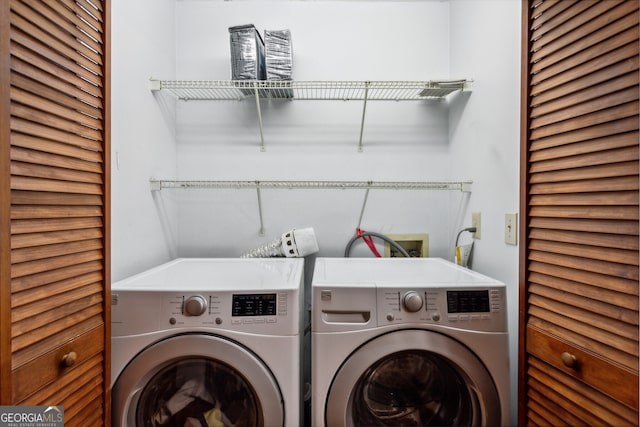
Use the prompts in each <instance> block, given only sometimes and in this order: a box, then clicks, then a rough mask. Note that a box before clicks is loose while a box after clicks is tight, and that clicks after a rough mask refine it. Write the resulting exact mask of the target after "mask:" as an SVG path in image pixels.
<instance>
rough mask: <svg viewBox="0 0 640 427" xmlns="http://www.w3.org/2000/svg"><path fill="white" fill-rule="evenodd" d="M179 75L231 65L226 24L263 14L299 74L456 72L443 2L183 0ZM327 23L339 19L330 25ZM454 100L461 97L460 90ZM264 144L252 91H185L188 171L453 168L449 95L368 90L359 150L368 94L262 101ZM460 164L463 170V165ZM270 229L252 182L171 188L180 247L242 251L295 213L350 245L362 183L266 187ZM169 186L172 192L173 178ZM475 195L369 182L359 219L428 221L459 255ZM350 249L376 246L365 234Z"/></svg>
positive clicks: (198, 252) (438, 175) (378, 176)
mask: <svg viewBox="0 0 640 427" xmlns="http://www.w3.org/2000/svg"><path fill="white" fill-rule="evenodd" d="M176 20H177V40H178V42H177V45H178V46H179V47H180V48H179V49H178V50H177V76H178V78H180V79H228V78H229V77H230V65H229V64H230V53H229V33H228V27H230V26H233V25H241V24H246V23H253V24H254V25H255V26H256V27H257V28H258V29H259V30H260V31H261V32H262V31H263V30H264V29H283V28H288V29H290V30H291V34H292V44H293V51H294V59H293V62H294V71H293V74H294V78H295V79H296V80H428V79H438V78H448V77H450V73H449V50H450V49H449V41H448V32H449V5H448V3H446V2H332V1H327V2H291V1H282V2H251V1H247V2H240V3H238V2H180V3H178V4H177V9H176ZM329 23H331V26H329ZM451 102H452V103H455V102H457V100H456V99H453V100H452V101H451ZM262 107H263V108H262V110H263V120H264V135H265V144H266V152H260V151H259V148H258V147H259V130H258V124H257V123H258V122H257V116H256V112H255V105H254V103H253V102H243V103H238V102H219V103H198V102H187V103H180V104H178V107H177V108H178V127H177V140H178V146H179V149H178V173H179V174H180V177H181V178H183V179H220V180H225V179H232V180H245V179H248V180H255V179H258V180H277V179H282V180H306V179H309V180H364V181H367V180H388V181H395V180H397V181H411V180H451V179H459V178H460V177H458V176H453V175H452V173H451V168H450V166H451V158H450V156H449V154H448V151H449V144H448V107H449V105H448V103H447V102H432V103H422V102H405V103H396V102H370V103H369V104H368V106H367V116H366V120H365V130H364V151H363V152H362V153H359V152H358V151H357V143H358V136H359V130H360V119H361V116H362V103H361V102H340V101H338V102H334V101H293V102H291V101H282V102H276V101H264V102H263V103H262ZM467 177H468V176H464V177H463V178H467ZM261 196H262V202H263V218H264V225H265V237H264V238H262V237H260V236H259V235H258V231H259V214H258V208H257V196H256V193H255V192H254V191H249V190H242V191H234V190H229V191H220V190H215V191H211V190H200V191H195V190H194V191H190V192H184V191H183V192H179V193H176V192H174V193H173V194H172V197H176V198H178V199H179V200H180V203H179V205H180V208H179V217H180V220H179V223H180V231H179V243H178V252H179V253H180V254H182V255H185V256H237V255H239V254H241V253H242V252H243V251H245V250H247V249H250V248H252V247H254V246H256V245H259V244H261V243H264V242H265V241H269V240H270V239H272V238H273V237H274V236H278V235H280V234H281V233H282V232H284V231H287V230H289V229H291V228H294V227H304V226H313V227H314V228H315V230H316V234H317V236H318V241H319V245H320V255H324V256H342V253H343V251H344V247H345V245H346V243H347V242H348V240H349V238H350V237H351V236H352V235H353V234H354V232H355V228H356V226H357V224H358V220H359V216H360V210H361V206H362V203H363V200H364V191H353V190H347V191H329V190H327V191H320V190H307V191H301V190H295V191H293V190H292V191H281V190H263V191H262V193H261ZM163 197H164V192H163ZM467 197H468V195H464V194H462V193H455V194H452V193H438V192H433V191H432V192H428V191H415V192H412V191H372V192H371V193H370V194H369V198H368V203H367V209H366V211H365V213H364V217H363V221H362V224H361V226H362V227H363V228H364V229H366V230H371V231H378V232H383V233H425V232H426V233H429V235H430V242H429V243H430V253H431V255H435V256H446V257H449V258H450V254H451V253H452V238H453V237H452V236H455V231H456V227H457V226H458V224H456V223H455V221H454V220H453V219H452V218H455V217H456V212H458V211H459V210H460V205H461V203H463V202H464V201H465V200H466V198H467ZM353 254H354V255H358V254H362V255H370V253H369V252H368V251H367V250H365V249H364V245H360V246H357V247H354V252H353Z"/></svg>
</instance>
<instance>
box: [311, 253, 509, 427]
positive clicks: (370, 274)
mask: <svg viewBox="0 0 640 427" xmlns="http://www.w3.org/2000/svg"><path fill="white" fill-rule="evenodd" d="M312 307H313V310H312V316H313V317H312V358H311V370H312V376H311V387H312V395H311V406H312V420H313V425H314V426H316V427H321V426H329V427H339V426H397V425H420V426H491V427H493V426H500V425H508V424H509V403H510V402H509V401H510V394H509V357H508V333H507V309H506V300H505V285H504V284H503V283H500V282H498V281H496V280H493V279H491V278H488V277H485V276H483V275H480V274H478V273H475V272H473V271H470V270H467V269H465V268H462V267H460V266H457V265H455V264H453V263H450V262H448V261H445V260H442V259H438V258H318V259H317V260H316V264H315V269H314V275H313V280H312Z"/></svg>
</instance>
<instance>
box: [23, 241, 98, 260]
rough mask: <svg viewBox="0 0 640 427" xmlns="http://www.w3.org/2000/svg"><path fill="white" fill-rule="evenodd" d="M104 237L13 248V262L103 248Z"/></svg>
mask: <svg viewBox="0 0 640 427" xmlns="http://www.w3.org/2000/svg"><path fill="white" fill-rule="evenodd" d="M102 247H103V246H102V239H93V240H82V241H79V242H68V243H58V244H55V245H46V246H35V247H30V248H22V249H13V250H12V251H11V262H12V263H14V264H19V263H22V262H28V261H37V260H41V259H46V258H53V257H59V256H63V255H69V254H82V253H84V252H87V251H92V250H96V249H102Z"/></svg>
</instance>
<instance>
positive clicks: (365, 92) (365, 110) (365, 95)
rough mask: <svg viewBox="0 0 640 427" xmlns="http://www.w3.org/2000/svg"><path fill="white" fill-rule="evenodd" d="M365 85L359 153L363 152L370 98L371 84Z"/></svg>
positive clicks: (366, 83)
mask: <svg viewBox="0 0 640 427" xmlns="http://www.w3.org/2000/svg"><path fill="white" fill-rule="evenodd" d="M370 83H371V82H365V83H364V103H363V104H362V121H361V122H360V140H359V141H358V151H359V152H362V134H363V132H364V117H365V115H366V114H367V99H368V98H369V84H370Z"/></svg>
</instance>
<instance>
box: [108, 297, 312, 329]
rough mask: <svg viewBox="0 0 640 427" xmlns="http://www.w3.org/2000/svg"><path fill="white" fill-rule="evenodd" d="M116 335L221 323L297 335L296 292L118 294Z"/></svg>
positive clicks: (220, 326) (114, 299) (114, 316)
mask: <svg viewBox="0 0 640 427" xmlns="http://www.w3.org/2000/svg"><path fill="white" fill-rule="evenodd" d="M111 300H112V305H111V313H112V315H111V317H112V332H113V333H114V335H115V336H118V335H131V334H136V333H144V332H155V331H158V330H163V329H172V328H180V327H215V328H218V329H225V330H236V331H241V332H247V333H269V334H274V335H290V334H297V333H298V332H299V331H298V330H297V329H295V325H296V324H297V320H298V313H299V304H300V303H299V299H298V294H297V293H296V292H295V291H291V290H285V291H271V292H269V291H267V292H216V293H199V292H184V293H181V292H153V293H149V292H137V291H117V292H113V293H112V298H111Z"/></svg>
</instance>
